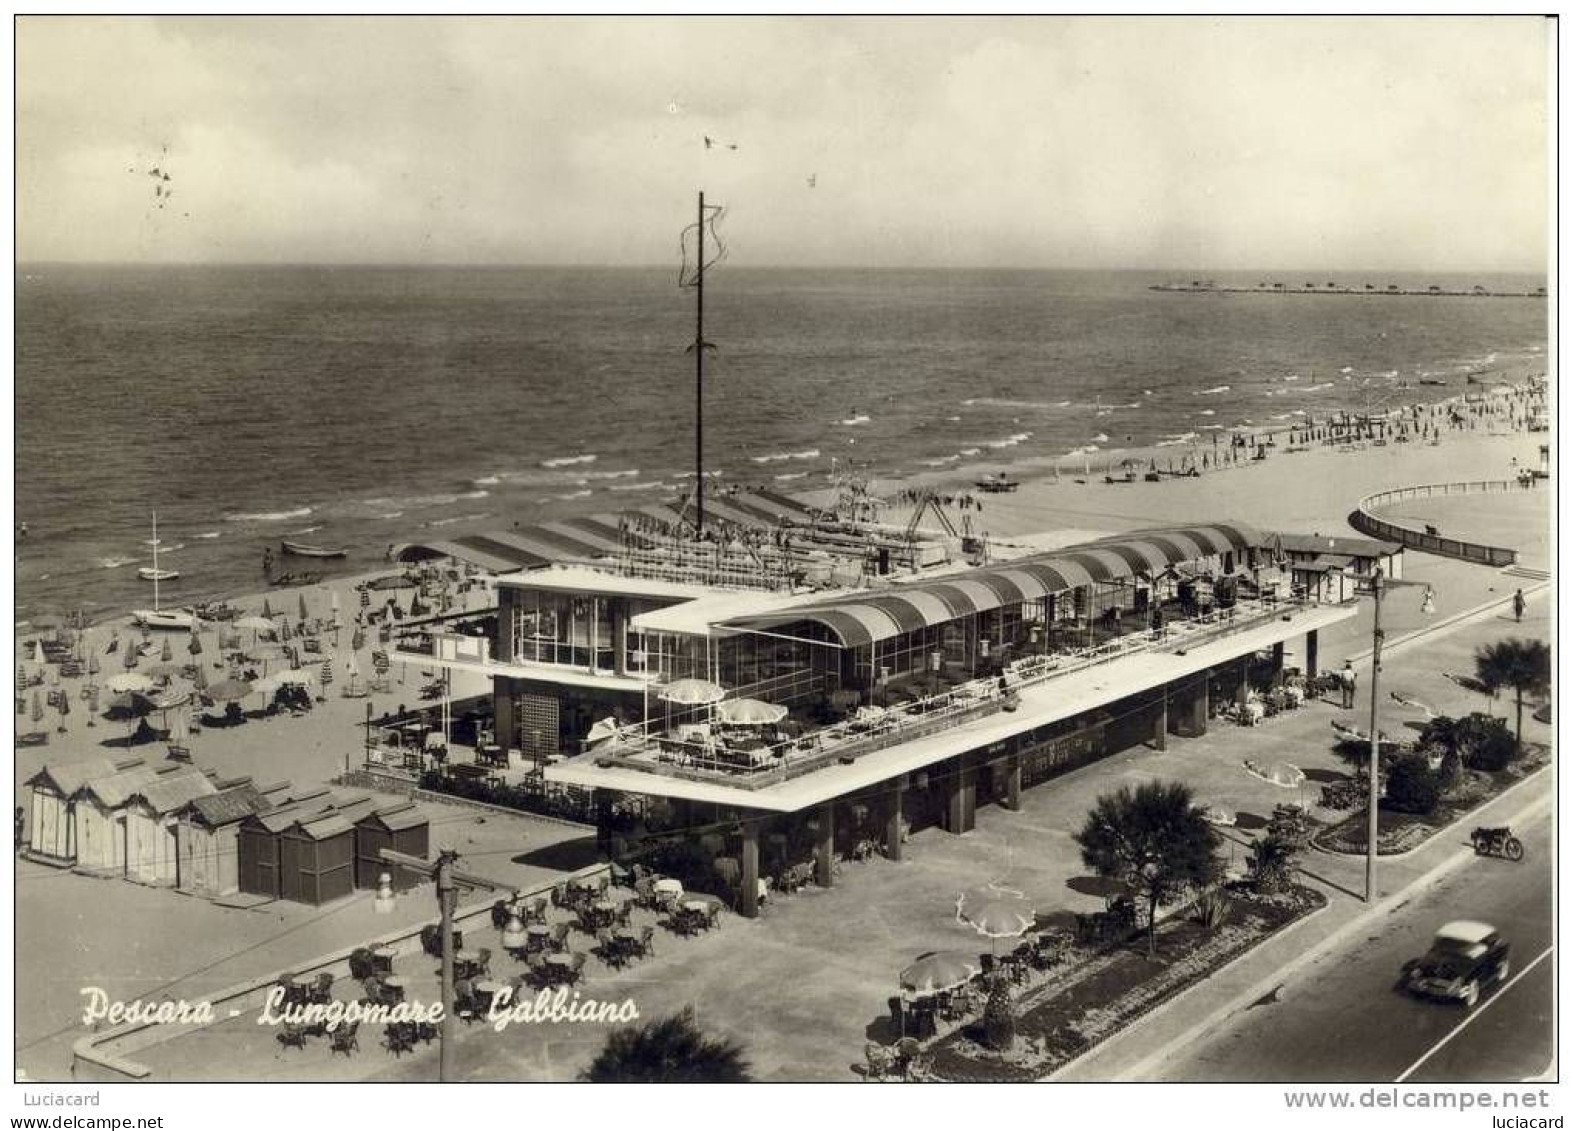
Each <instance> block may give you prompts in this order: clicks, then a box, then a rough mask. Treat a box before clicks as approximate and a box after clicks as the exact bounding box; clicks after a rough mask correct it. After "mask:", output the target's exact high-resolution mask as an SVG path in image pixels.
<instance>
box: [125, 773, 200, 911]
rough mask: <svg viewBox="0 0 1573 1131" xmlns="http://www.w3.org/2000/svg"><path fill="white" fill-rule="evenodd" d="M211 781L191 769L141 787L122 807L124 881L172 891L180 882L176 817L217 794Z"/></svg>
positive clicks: (162, 776) (163, 775)
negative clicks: (198, 802) (124, 832)
mask: <svg viewBox="0 0 1573 1131" xmlns="http://www.w3.org/2000/svg"><path fill="white" fill-rule="evenodd" d="M217 792H218V790H217V788H216V787H215V786H214V785H213V779H212V778H211V777H209V776H208V774H206V773H204V772H203V771H202V770H199V769H197V768H196V767H195V766H183V767H181V768H180V770H179V771H177V772H176V773H172V774H161V775H159V777H158V778H157V779H156V780H154V781H151V782H148V783H147V784H145V785H143V786H141V787H140V788H139V789H137V791H136V792H135V793H134V794H133V795H132V797H131V799H130V801H129V802H128V803H127V804H126V879H128V880H131V881H133V882H135V883H139V884H147V885H148V886H150V887H174V886H175V885H176V884H177V883H178V882H179V879H180V851H179V845H178V842H177V840H176V835H175V826H176V824H177V823H178V821H177V818H176V814H178V813H179V812H180V810H181V809H183V808H184V807H185V806H186V805H187V804H188V803H189V802H191V801H192V800H193V799H195V798H198V797H206V796H210V795H212V794H214V793H217Z"/></svg>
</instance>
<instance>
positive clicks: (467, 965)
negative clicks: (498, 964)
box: [453, 950, 481, 978]
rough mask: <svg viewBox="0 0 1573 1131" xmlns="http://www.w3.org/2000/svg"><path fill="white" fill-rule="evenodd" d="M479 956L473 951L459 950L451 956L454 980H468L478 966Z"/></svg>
mask: <svg viewBox="0 0 1573 1131" xmlns="http://www.w3.org/2000/svg"><path fill="white" fill-rule="evenodd" d="M480 961H481V956H480V955H478V954H476V953H475V952H474V951H473V950H461V951H459V953H458V954H455V955H454V956H453V974H454V977H456V978H469V977H472V976H473V974H474V970H475V967H476V966H478V965H479V964H480Z"/></svg>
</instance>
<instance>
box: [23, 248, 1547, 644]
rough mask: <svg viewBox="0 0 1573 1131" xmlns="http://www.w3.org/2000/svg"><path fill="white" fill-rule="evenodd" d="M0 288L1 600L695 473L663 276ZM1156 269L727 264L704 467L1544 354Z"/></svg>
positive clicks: (537, 517) (118, 607) (841, 452)
mask: <svg viewBox="0 0 1573 1131" xmlns="http://www.w3.org/2000/svg"><path fill="white" fill-rule="evenodd" d="M1302 276H1303V278H1302ZM1209 278H1212V279H1213V280H1214V281H1216V282H1217V283H1218V284H1219V285H1241V286H1245V287H1256V286H1258V285H1259V284H1261V283H1268V284H1269V285H1270V283H1271V282H1272V281H1277V280H1288V281H1289V285H1290V286H1291V287H1293V286H1297V285H1301V284H1302V283H1303V282H1304V281H1305V280H1307V279H1309V280H1315V281H1316V283H1317V285H1318V286H1323V285H1325V284H1326V283H1336V284H1338V285H1339V286H1345V285H1347V286H1353V287H1356V288H1360V287H1363V286H1364V285H1365V284H1367V283H1370V284H1372V285H1373V286H1376V287H1377V288H1378V289H1385V288H1386V287H1387V286H1389V285H1397V286H1399V287H1400V288H1404V289H1421V290H1423V289H1425V288H1426V287H1427V286H1432V285H1436V286H1441V287H1443V288H1444V289H1454V288H1461V289H1467V288H1468V287H1469V286H1472V285H1476V284H1479V285H1482V286H1485V287H1487V288H1490V289H1502V290H1520V291H1523V290H1532V289H1533V288H1534V287H1537V286H1541V285H1543V284H1544V280H1543V279H1541V278H1538V277H1529V276H1480V275H1471V276H1457V275H1430V276H1419V275H1401V274H1382V275H1380V276H1378V275H1373V274H1370V273H1366V274H1360V273H1333V274H1330V275H1329V274H1328V273H1327V272H1325V271H1322V272H1317V273H1315V274H1311V275H1306V274H1305V273H1304V272H1300V271H1292V272H1275V273H1250V274H1236V275H1218V274H1216V273H1214V274H1213V275H1211V276H1209ZM16 280H17V281H16V307H15V315H16V353H15V357H16V380H15V397H16V402H15V438H16V444H15V452H16V467H15V499H16V518H17V521H18V523H19V524H21V523H26V532H25V536H24V535H21V534H20V532H19V535H18V539H17V544H16V555H17V573H16V578H17V581H16V595H15V601H16V607H17V613H16V615H17V618H18V619H19V620H28V619H31V618H32V617H37V616H42V615H44V614H55V615H60V614H68V613H73V612H76V611H78V610H80V611H82V612H83V613H84V614H85V615H86V616H88V617H89V618H91V619H99V618H102V617H105V616H108V615H113V614H116V613H119V612H123V611H125V610H127V609H130V608H132V607H137V606H145V605H147V604H148V603H149V599H150V596H151V594H150V592H149V590H150V589H151V586H150V585H149V584H148V583H147V582H143V581H140V580H139V579H138V578H137V575H136V569H137V567H138V566H141V565H146V564H150V562H151V550H150V547H149V546H148V545H147V544H146V540H147V539H148V538H149V536H150V527H151V524H152V519H153V515H154V512H155V511H156V512H157V517H158V533H159V537H160V538H161V540H162V546H161V550H160V561H159V564H160V566H161V567H163V568H166V569H173V570H178V571H179V573H180V575H181V576H180V579H179V580H178V581H175V582H172V583H168V584H166V585H165V586H163V592H162V594H161V597H162V599H163V602H164V603H165V604H166V605H167V604H180V603H188V602H191V601H195V600H200V599H206V598H210V597H218V596H232V595H236V594H241V593H252V592H257V591H260V590H261V589H262V588H263V585H264V578H263V573H262V553H263V550H264V548H267V547H272V548H273V550H274V552H275V554H277V551H278V543H279V540H280V539H281V538H295V539H297V540H300V541H305V542H311V543H317V544H323V545H343V546H347V547H348V548H349V551H350V553H349V556H348V558H347V559H345V560H343V561H338V562H333V563H316V564H314V563H311V562H307V561H303V560H301V559H292V558H284V559H282V566H283V568H289V569H296V570H305V569H321V568H322V566H323V565H324V564H326V565H328V567H329V568H330V569H331V570H332V571H333V572H335V573H359V572H365V571H367V570H369V569H373V568H376V567H377V566H379V565H381V564H383V563H384V562H385V561H386V556H387V551H388V548H389V547H390V546H391V545H393V544H397V543H404V542H411V541H421V540H434V539H444V538H451V537H454V536H456V535H461V534H464V533H468V532H474V531H483V530H492V529H500V528H507V527H510V526H512V525H513V524H515V523H518V524H529V523H533V522H539V521H547V520H550V519H553V518H559V517H563V516H566V515H570V514H580V513H604V512H612V511H618V510H622V509H628V508H632V507H635V506H638V505H641V504H643V503H646V502H649V501H655V500H660V499H673V498H677V497H679V496H680V495H681V493H682V492H684V491H685V490H690V489H691V488H692V485H693V482H694V424H695V392H696V390H695V374H694V359H693V354H692V352H691V351H690V350H689V349H688V347H689V345H690V343H691V342H692V341H693V338H694V294H693V291H692V290H691V289H689V288H683V287H680V286H679V285H678V279H677V275H676V271H675V269H674V270H665V269H654V268H649V269H646V268H629V269H613V268H608V269H596V268H583V269H577V268H540V267H520V268H490V267H488V268H469V267H324V266H264V267H244V266H212V267H209V266H190V267H184V266H182V267H168V266H162V267H141V266H137V267H132V266H78V265H71V266H62V265H52V264H35V265H26V266H23V267H20V268H19V269H18V270H17V275H16ZM1173 281H1188V280H1186V279H1185V278H1184V276H1183V275H1181V274H1177V273H1174V272H1140V271H1130V272H1102V273H1099V272H1078V271H982V270H977V271H953V270H943V271H941V270H913V271H900V270H885V271H861V270H845V269H841V270H837V269H792V270H784V269H783V270H765V269H752V268H748V267H742V266H736V265H734V264H733V263H732V262H731V261H727V262H724V263H722V264H721V265H720V266H718V267H715V268H713V269H711V270H710V271H709V273H708V274H707V278H706V288H705V338H706V340H707V341H709V342H710V343H712V344H713V346H714V350H713V352H712V353H710V354H709V355H708V356H709V361H708V363H707V364H708V369H707V375H706V379H705V389H704V445H705V470H706V473H707V475H711V476H714V477H715V478H717V479H718V480H720V481H722V482H725V483H738V484H758V485H764V486H770V487H774V488H776V489H778V490H782V491H787V492H794V491H804V490H810V489H814V488H820V487H824V486H826V485H828V483H829V482H830V481H831V480H830V477H831V476H832V475H833V474H834V473H835V472H837V471H844V470H845V469H847V468H849V467H850V468H855V469H857V470H859V471H861V472H863V473H866V474H868V475H870V476H871V477H877V478H882V479H901V478H903V477H906V476H910V475H913V474H916V473H922V472H934V471H936V470H943V469H945V468H947V467H951V466H955V467H963V466H973V465H977V464H982V463H987V464H989V465H990V466H991V467H993V468H996V469H999V470H1005V469H1008V468H1009V467H1010V466H1011V465H1012V464H1013V463H1015V462H1017V461H1024V460H1028V459H1031V460H1038V461H1041V460H1042V459H1043V458H1044V457H1055V458H1058V457H1061V456H1063V457H1066V458H1069V459H1073V460H1082V459H1086V458H1089V457H1090V456H1092V453H1100V455H1099V456H1098V457H1096V458H1102V456H1105V455H1108V454H1110V453H1117V452H1118V451H1119V450H1120V449H1121V448H1124V447H1135V446H1148V445H1154V444H1166V445H1176V446H1180V445H1185V444H1189V443H1195V442H1198V440H1200V441H1201V442H1205V441H1206V438H1207V437H1208V436H1209V434H1210V433H1214V432H1225V433H1226V432H1228V431H1229V430H1230V429H1235V428H1239V429H1246V430H1249V429H1253V428H1262V427H1268V426H1273V425H1280V426H1281V425H1283V424H1285V423H1292V422H1294V421H1295V420H1297V419H1305V417H1304V415H1302V414H1308V413H1309V414H1314V415H1315V416H1318V417H1320V416H1324V415H1325V414H1328V413H1333V412H1337V411H1340V410H1344V409H1348V410H1353V411H1371V410H1373V409H1376V410H1379V409H1381V408H1383V407H1387V406H1390V405H1392V404H1396V403H1414V402H1419V401H1429V400H1439V399H1442V398H1443V397H1446V396H1449V395H1457V394H1460V393H1462V392H1463V391H1464V386H1465V382H1466V379H1467V378H1468V376H1469V375H1471V374H1477V375H1489V374H1491V373H1492V372H1496V371H1505V370H1506V369H1507V367H1509V366H1517V367H1518V368H1519V369H1520V370H1522V369H1523V368H1524V367H1525V365H1526V363H1527V364H1528V365H1530V366H1533V365H1534V364H1535V363H1536V362H1537V361H1538V362H1541V363H1543V362H1544V358H1545V351H1546V341H1547V311H1546V302H1545V300H1543V299H1536V298H1463V297H1460V298H1450V297H1419V296H1416V297H1386V296H1381V297H1370V296H1365V295H1359V296H1344V295H1331V294H1324V295H1317V296H1311V295H1268V294H1217V293H1213V294H1194V293H1173V292H1162V291H1154V290H1150V289H1149V288H1150V286H1152V285H1153V284H1158V283H1165V282H1173ZM1541 368H1542V369H1544V368H1545V367H1544V365H1543V364H1542V365H1541ZM1481 379H1483V380H1489V376H1484V377H1482V378H1481ZM1422 380H1426V381H1445V382H1446V385H1431V384H1427V385H1421V384H1420V382H1421V381H1422Z"/></svg>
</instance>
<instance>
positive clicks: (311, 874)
mask: <svg viewBox="0 0 1573 1131" xmlns="http://www.w3.org/2000/svg"><path fill="white" fill-rule="evenodd" d="M236 839H237V842H238V846H237V865H238V873H239V874H238V878H237V882H238V885H239V889H240V891H241V892H243V893H245V894H247V895H256V896H264V897H267V898H269V899H284V900H290V901H292V902H295V903H307V904H312V905H321V904H324V903H330V902H332V901H333V900H336V899H342V898H343V897H344V896H347V895H350V894H351V893H352V892H354V891H355V890H356V889H357V888H371V889H375V888H376V886H377V880H378V877H379V876H380V875H381V874H382V873H383V872H389V873H390V874H392V875H393V876H394V878H395V880H396V882H401V883H402V886H404V887H411V886H413V885H414V884H416V883H419V882H421V879H422V878H423V877H418V876H417V877H405V876H404V874H403V871H402V869H392V868H389V867H388V866H387V865H385V864H383V863H382V862H381V860H380V859H377V851H378V850H379V849H381V848H393V849H396V850H397V851H400V852H407V853H409V854H410V855H412V856H419V857H421V858H423V859H424V858H425V856H426V853H427V847H428V843H429V841H430V820H429V819H428V818H427V817H426V815H425V814H424V813H422V812H420V810H419V809H418V808H417V807H416V806H415V805H414V804H413V803H412V802H409V801H394V802H387V801H383V802H380V803H379V801H378V799H377V798H375V797H372V796H366V795H336V794H333V793H330V792H329V791H327V790H325V789H324V790H319V791H317V792H316V793H313V794H312V795H311V796H309V797H302V798H294V799H288V800H285V801H284V802H283V803H282V804H281V805H279V806H278V807H276V808H271V809H267V810H262V811H258V812H254V813H250V814H247V815H245V816H242V817H241V818H240V819H239V821H238V828H237V832H236ZM373 862H375V863H373ZM401 877H402V879H401Z"/></svg>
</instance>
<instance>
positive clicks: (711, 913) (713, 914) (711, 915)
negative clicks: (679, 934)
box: [704, 903, 721, 931]
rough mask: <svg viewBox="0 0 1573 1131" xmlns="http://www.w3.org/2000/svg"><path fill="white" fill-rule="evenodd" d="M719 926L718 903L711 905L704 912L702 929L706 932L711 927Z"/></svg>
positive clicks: (719, 912) (719, 906) (719, 913)
mask: <svg viewBox="0 0 1573 1131" xmlns="http://www.w3.org/2000/svg"><path fill="white" fill-rule="evenodd" d="M720 925H721V905H720V904H719V903H712V904H711V905H710V906H709V908H707V909H706V911H705V920H704V928H705V930H707V931H708V930H709V929H710V928H711V927H719V926H720Z"/></svg>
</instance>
